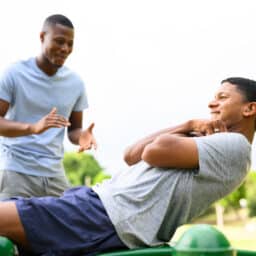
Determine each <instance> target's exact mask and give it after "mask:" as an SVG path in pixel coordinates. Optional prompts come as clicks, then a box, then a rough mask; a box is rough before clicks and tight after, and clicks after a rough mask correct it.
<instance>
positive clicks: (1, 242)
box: [0, 236, 15, 256]
mask: <svg viewBox="0 0 256 256" xmlns="http://www.w3.org/2000/svg"><path fill="white" fill-rule="evenodd" d="M14 252H15V247H14V244H13V243H12V242H11V241H10V240H9V239H7V238H6V237H3V236H0V255H1V256H13V255H14Z"/></svg>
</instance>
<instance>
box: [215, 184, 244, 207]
mask: <svg viewBox="0 0 256 256" xmlns="http://www.w3.org/2000/svg"><path fill="white" fill-rule="evenodd" d="M246 187H247V185H246V182H243V184H241V185H240V186H239V188H237V189H236V190H235V191H233V192H232V193H231V194H229V195H227V196H226V197H224V198H223V199H221V200H220V204H221V205H222V206H223V207H224V208H225V209H226V210H230V209H238V208H240V207H241V206H240V203H239V201H240V199H242V198H246Z"/></svg>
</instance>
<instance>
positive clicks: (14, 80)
mask: <svg viewBox="0 0 256 256" xmlns="http://www.w3.org/2000/svg"><path fill="white" fill-rule="evenodd" d="M40 40H41V52H40V54H39V55H38V56H37V57H35V58H30V59H28V60H25V61H20V62H17V63H15V64H13V65H12V66H11V67H9V68H8V69H7V70H6V71H5V72H4V73H3V74H2V76H1V77H0V117H1V118H0V136H2V140H1V147H0V159H1V161H0V200H1V199H7V198H10V197H16V196H23V197H30V196H44V195H52V196H59V195H61V194H62V192H63V191H64V190H65V189H67V188H68V187H69V184H68V181H67V179H66V177H65V173H64V169H63V166H62V158H63V151H64V150H63V139H64V133H65V128H66V127H68V137H69V139H70V141H71V142H72V143H74V144H79V145H80V148H79V151H83V150H86V149H90V148H91V147H92V146H96V144H95V139H94V137H93V134H92V129H93V124H92V125H90V127H89V128H88V129H86V130H84V131H82V119H83V110H84V109H85V108H87V106H88V103H87V97H86V93H85V88H84V83H83V81H82V80H81V78H80V77H79V76H78V75H77V74H76V73H74V72H73V71H71V70H70V69H68V68H67V67H65V66H64V63H65V61H66V59H67V57H68V56H69V55H70V53H71V52H72V50H73V42H74V27H73V24H72V22H71V21H70V20H69V19H68V18H67V17H65V16H63V15H58V14H57V15H52V16H49V17H48V18H47V19H46V20H45V22H44V24H43V28H42V31H41V33H40Z"/></svg>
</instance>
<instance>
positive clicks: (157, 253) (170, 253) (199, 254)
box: [0, 224, 256, 256]
mask: <svg viewBox="0 0 256 256" xmlns="http://www.w3.org/2000/svg"><path fill="white" fill-rule="evenodd" d="M14 255H15V245H14V244H13V243H12V242H11V241H10V240H9V239H7V238H5V237H0V256H14ZM97 256H256V251H249V250H248V251H246V250H240V249H236V248H233V247H232V246H231V245H230V243H229V241H228V240H227V238H226V237H225V236H224V234H223V233H222V232H220V231H218V230H217V229H216V228H214V227H213V226H211V225H207V224H198V225H193V226H191V227H190V228H189V229H188V230H187V231H185V232H184V233H183V235H182V236H181V237H180V239H179V240H178V241H177V242H176V243H175V245H173V246H169V245H165V246H161V247H154V248H143V249H133V250H119V251H113V252H108V253H101V254H98V255H97Z"/></svg>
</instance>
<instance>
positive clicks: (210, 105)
mask: <svg viewBox="0 0 256 256" xmlns="http://www.w3.org/2000/svg"><path fill="white" fill-rule="evenodd" d="M217 105H218V101H217V100H215V99H214V100H211V101H210V102H209V103H208V107H209V108H213V107H215V106H217Z"/></svg>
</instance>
